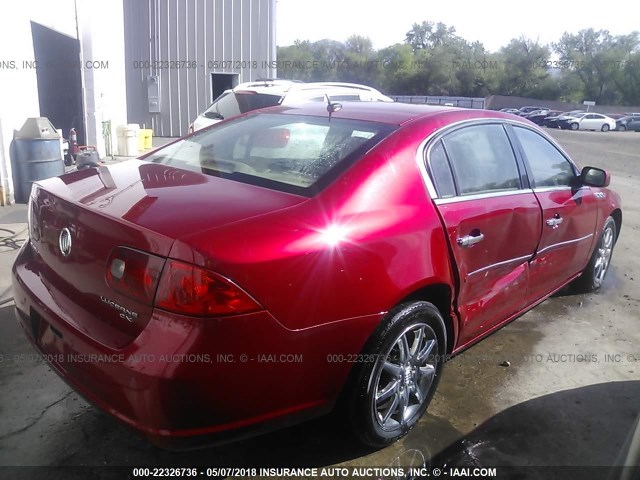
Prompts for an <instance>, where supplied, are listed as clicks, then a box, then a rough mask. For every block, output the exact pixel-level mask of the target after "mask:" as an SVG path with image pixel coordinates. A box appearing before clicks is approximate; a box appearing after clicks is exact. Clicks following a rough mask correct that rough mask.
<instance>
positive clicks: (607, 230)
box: [573, 217, 618, 293]
mask: <svg viewBox="0 0 640 480" xmlns="http://www.w3.org/2000/svg"><path fill="white" fill-rule="evenodd" d="M617 236H618V227H617V226H616V222H615V220H614V219H613V217H608V218H607V220H606V222H605V223H604V228H603V230H602V234H600V238H599V239H598V243H597V244H596V248H595V249H594V251H593V254H592V255H591V259H590V260H589V263H588V265H587V268H585V269H584V271H583V272H582V275H580V276H579V277H578V278H577V279H576V280H575V282H574V284H573V286H574V289H575V290H576V291H578V292H581V293H589V292H594V291H596V290H598V289H599V288H600V287H601V286H602V284H603V283H604V279H605V277H606V275H607V272H608V271H609V265H610V264H611V256H612V255H613V247H614V246H615V244H616V239H617Z"/></svg>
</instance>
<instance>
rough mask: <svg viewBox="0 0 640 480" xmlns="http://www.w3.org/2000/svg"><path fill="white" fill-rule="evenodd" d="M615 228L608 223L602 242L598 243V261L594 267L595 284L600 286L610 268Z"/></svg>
mask: <svg viewBox="0 0 640 480" xmlns="http://www.w3.org/2000/svg"><path fill="white" fill-rule="evenodd" d="M614 236H615V234H614V231H613V228H612V227H611V226H610V225H608V226H607V227H606V228H605V230H604V232H603V233H602V238H601V239H600V244H599V245H598V253H597V257H596V262H595V265H594V269H593V280H594V282H593V283H594V285H595V286H596V287H599V286H600V285H602V282H604V277H605V275H606V274H607V269H608V268H609V262H610V260H611V254H612V253H613V241H614Z"/></svg>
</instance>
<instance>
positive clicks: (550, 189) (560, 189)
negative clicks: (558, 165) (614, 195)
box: [533, 185, 589, 193]
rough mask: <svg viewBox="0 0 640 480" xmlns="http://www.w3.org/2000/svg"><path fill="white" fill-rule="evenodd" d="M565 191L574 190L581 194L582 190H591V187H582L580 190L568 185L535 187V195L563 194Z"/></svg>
mask: <svg viewBox="0 0 640 480" xmlns="http://www.w3.org/2000/svg"><path fill="white" fill-rule="evenodd" d="M565 190H573V191H576V192H580V191H582V190H589V187H588V186H586V185H583V186H581V187H580V188H575V187H570V186H568V185H558V186H554V187H534V188H533V192H534V193H547V192H556V191H557V192H563V191H565Z"/></svg>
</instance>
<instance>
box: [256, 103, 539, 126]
mask: <svg viewBox="0 0 640 480" xmlns="http://www.w3.org/2000/svg"><path fill="white" fill-rule="evenodd" d="M338 103H340V102H338ZM261 111H263V112H277V113H282V114H291V115H311V116H327V115H328V113H327V105H326V104H325V103H323V102H307V103H299V104H293V105H286V106H285V105H280V106H277V107H270V108H266V109H263V110H261ZM449 113H450V114H453V115H454V116H455V117H456V120H466V119H474V118H493V119H511V120H517V121H519V122H521V123H525V122H526V123H530V122H528V121H527V120H523V119H522V118H521V117H518V116H516V115H513V114H510V113H504V112H497V111H495V110H481V109H470V108H458V107H448V106H440V105H416V104H409V103H399V102H393V103H389V102H345V103H344V104H342V108H341V109H340V110H338V111H336V112H334V113H333V114H332V116H331V117H332V118H343V119H349V120H361V121H372V122H378V123H386V124H390V125H402V124H404V123H407V122H410V121H412V120H415V119H418V118H427V117H435V116H439V115H441V114H449Z"/></svg>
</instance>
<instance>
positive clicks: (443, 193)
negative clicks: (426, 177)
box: [429, 141, 456, 198]
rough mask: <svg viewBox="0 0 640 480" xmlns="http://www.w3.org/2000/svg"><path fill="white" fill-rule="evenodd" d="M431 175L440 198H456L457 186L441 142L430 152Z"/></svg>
mask: <svg viewBox="0 0 640 480" xmlns="http://www.w3.org/2000/svg"><path fill="white" fill-rule="evenodd" d="M429 173H430V174H431V178H433V183H434V184H435V187H436V190H437V192H438V196H439V197H440V198H447V197H454V196H455V194H456V186H455V183H454V182H453V175H452V174H451V168H450V167H449V160H447V154H446V153H445V151H444V147H443V146H442V142H441V141H438V142H437V143H436V144H435V145H434V146H433V147H431V151H430V152H429Z"/></svg>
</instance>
